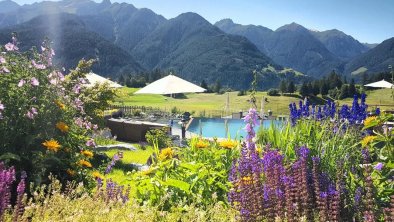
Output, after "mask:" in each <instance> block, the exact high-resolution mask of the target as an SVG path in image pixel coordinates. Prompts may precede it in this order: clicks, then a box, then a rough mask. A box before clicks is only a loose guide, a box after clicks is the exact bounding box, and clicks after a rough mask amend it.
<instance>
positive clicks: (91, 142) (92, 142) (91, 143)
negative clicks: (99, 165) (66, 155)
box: [86, 139, 96, 147]
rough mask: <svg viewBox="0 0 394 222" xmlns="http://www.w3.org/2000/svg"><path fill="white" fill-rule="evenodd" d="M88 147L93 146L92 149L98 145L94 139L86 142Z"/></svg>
mask: <svg viewBox="0 0 394 222" xmlns="http://www.w3.org/2000/svg"><path fill="white" fill-rule="evenodd" d="M86 146H91V147H95V146H96V143H95V142H94V139H90V140H88V141H87V142H86Z"/></svg>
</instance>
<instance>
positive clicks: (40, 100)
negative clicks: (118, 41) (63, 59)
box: [0, 40, 111, 186]
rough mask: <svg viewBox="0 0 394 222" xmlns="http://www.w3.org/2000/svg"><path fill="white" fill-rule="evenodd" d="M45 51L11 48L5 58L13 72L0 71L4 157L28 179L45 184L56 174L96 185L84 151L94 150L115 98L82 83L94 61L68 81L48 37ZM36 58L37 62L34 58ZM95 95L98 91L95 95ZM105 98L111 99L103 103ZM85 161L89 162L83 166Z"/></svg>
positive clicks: (0, 153)
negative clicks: (101, 116)
mask: <svg viewBox="0 0 394 222" xmlns="http://www.w3.org/2000/svg"><path fill="white" fill-rule="evenodd" d="M43 48H44V49H45V50H43V52H42V53H41V54H39V53H38V52H37V50H36V49H34V48H33V49H32V50H30V51H27V52H19V51H6V50H5V49H4V47H2V46H1V47H0V51H2V52H3V53H2V54H1V57H2V58H3V59H4V61H5V63H3V64H1V65H0V67H6V68H7V69H8V70H9V71H10V73H9V74H8V73H1V74H0V86H1V87H0V98H1V103H2V104H3V105H4V110H2V111H1V112H2V118H1V119H0V138H1V143H0V156H1V158H2V159H3V160H5V161H6V162H7V163H8V164H10V165H14V166H15V167H16V169H17V170H18V171H19V170H25V171H27V174H28V179H29V181H31V182H34V183H36V185H39V184H41V183H46V182H48V181H47V179H46V178H47V176H48V175H49V174H53V175H55V176H57V177H58V178H59V179H60V180H61V181H62V182H63V183H64V182H65V181H67V180H71V179H73V180H76V181H81V182H84V184H85V185H86V186H90V185H92V182H93V178H92V177H91V175H90V174H91V166H90V163H89V161H90V159H91V155H84V154H82V153H81V150H84V151H89V150H91V146H90V145H86V142H87V141H88V140H90V136H91V134H92V129H93V128H95V125H94V124H92V123H91V120H93V121H94V120H96V119H98V116H97V112H96V109H101V108H103V106H105V105H106V104H107V102H108V101H107V99H110V98H111V97H109V96H107V94H105V93H104V95H100V93H101V92H103V91H105V90H101V88H100V89H97V90H96V89H93V90H88V89H86V87H84V86H83V85H81V81H82V79H83V77H84V74H85V73H86V72H87V70H88V69H89V67H90V65H91V63H89V62H84V61H83V62H81V63H80V66H78V68H77V69H76V70H78V71H74V72H72V73H71V74H70V75H69V77H67V78H66V79H65V78H64V77H63V74H61V73H60V72H59V71H58V70H57V69H56V68H55V67H54V66H52V64H51V60H52V53H51V50H52V49H51V48H50V45H49V42H48V40H46V41H45V42H44V45H43ZM32 61H34V62H32ZM92 92H94V93H95V94H94V95H92V94H91V93H92ZM103 100H105V101H103ZM80 161H85V162H83V163H85V164H82V162H80Z"/></svg>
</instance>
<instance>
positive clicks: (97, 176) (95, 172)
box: [92, 171, 104, 180]
mask: <svg viewBox="0 0 394 222" xmlns="http://www.w3.org/2000/svg"><path fill="white" fill-rule="evenodd" d="M92 176H93V177H94V179H99V178H100V179H102V180H103V179H104V176H103V175H101V174H100V172H98V171H94V172H93V173H92Z"/></svg>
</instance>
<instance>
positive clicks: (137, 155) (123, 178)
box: [104, 147, 153, 196]
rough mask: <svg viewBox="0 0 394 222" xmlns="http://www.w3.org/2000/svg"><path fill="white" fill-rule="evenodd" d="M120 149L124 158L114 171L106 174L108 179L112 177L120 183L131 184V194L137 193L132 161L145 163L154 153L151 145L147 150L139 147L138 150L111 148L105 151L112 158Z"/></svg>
mask: <svg viewBox="0 0 394 222" xmlns="http://www.w3.org/2000/svg"><path fill="white" fill-rule="evenodd" d="M119 151H121V152H123V159H122V160H120V161H119V162H118V163H117V164H116V165H115V166H114V167H113V168H112V171H111V172H110V173H109V174H108V175H106V176H105V178H106V179H112V180H113V181H114V182H116V183H117V184H119V185H126V186H127V185H130V186H131V193H130V195H131V196H134V195H135V191H136V190H135V189H134V187H135V182H134V181H133V180H132V174H133V173H134V172H132V168H131V167H130V164H131V163H140V164H145V163H146V161H147V160H148V158H149V156H150V155H151V154H152V153H153V149H152V148H151V147H147V148H146V150H142V149H137V150H136V151H125V150H118V149H111V150H108V151H105V152H104V153H105V154H107V155H108V156H109V157H110V158H112V157H113V156H114V155H115V154H116V153H118V152H119Z"/></svg>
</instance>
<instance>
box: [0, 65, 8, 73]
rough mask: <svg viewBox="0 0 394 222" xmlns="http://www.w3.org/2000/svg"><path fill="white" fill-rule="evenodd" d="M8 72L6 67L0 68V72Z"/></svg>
mask: <svg viewBox="0 0 394 222" xmlns="http://www.w3.org/2000/svg"><path fill="white" fill-rule="evenodd" d="M9 72H10V70H9V69H7V67H4V66H3V67H1V68H0V73H9Z"/></svg>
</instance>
